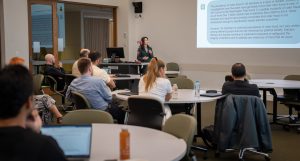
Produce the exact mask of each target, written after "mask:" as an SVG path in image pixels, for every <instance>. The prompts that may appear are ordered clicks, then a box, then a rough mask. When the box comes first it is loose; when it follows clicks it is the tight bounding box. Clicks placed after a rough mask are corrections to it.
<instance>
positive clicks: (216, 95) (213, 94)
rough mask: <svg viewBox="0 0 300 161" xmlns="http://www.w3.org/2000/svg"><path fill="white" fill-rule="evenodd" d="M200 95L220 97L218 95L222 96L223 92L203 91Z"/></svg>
mask: <svg viewBox="0 0 300 161" xmlns="http://www.w3.org/2000/svg"><path fill="white" fill-rule="evenodd" d="M200 96H204V97H218V96H222V93H201V94H200Z"/></svg>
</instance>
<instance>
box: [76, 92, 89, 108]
mask: <svg viewBox="0 0 300 161" xmlns="http://www.w3.org/2000/svg"><path fill="white" fill-rule="evenodd" d="M71 101H72V103H73V104H74V109H77V110H78V109H90V108H92V106H91V104H90V103H89V101H88V100H87V99H86V97H85V96H84V95H82V94H81V93H78V92H74V91H71Z"/></svg>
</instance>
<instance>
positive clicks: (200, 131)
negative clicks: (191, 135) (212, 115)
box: [196, 102, 203, 137]
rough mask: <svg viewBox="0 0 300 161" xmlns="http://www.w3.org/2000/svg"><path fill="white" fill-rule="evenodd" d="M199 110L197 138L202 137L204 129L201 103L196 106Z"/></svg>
mask: <svg viewBox="0 0 300 161" xmlns="http://www.w3.org/2000/svg"><path fill="white" fill-rule="evenodd" d="M196 108H197V137H202V136H203V135H202V127H201V103H200V102H199V103H197V104H196Z"/></svg>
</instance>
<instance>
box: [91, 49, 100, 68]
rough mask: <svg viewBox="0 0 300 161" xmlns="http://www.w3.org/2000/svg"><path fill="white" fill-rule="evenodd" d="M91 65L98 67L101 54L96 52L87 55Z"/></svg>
mask: <svg viewBox="0 0 300 161" xmlns="http://www.w3.org/2000/svg"><path fill="white" fill-rule="evenodd" d="M89 58H90V59H91V61H92V63H93V64H95V65H98V64H99V63H100V58H101V54H100V53H99V52H98V51H93V52H91V53H90V54H89Z"/></svg>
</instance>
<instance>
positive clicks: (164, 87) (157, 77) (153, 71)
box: [139, 57, 172, 118]
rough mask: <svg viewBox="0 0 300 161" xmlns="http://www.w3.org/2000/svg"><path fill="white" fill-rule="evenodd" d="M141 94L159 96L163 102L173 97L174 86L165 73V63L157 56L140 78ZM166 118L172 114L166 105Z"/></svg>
mask: <svg viewBox="0 0 300 161" xmlns="http://www.w3.org/2000/svg"><path fill="white" fill-rule="evenodd" d="M139 95H149V96H154V97H157V98H158V99H160V100H161V102H162V103H164V102H165V101H169V100H170V99H171V97H172V86H171V82H170V81H169V79H167V78H166V75H165V63H164V62H163V61H162V60H159V59H157V58H156V57H154V58H152V60H151V61H150V63H149V64H148V69H147V73H146V74H145V75H144V76H143V77H142V78H141V79H140V82H139ZM165 112H166V118H169V117H170V116H171V110H170V108H169V106H166V105H165Z"/></svg>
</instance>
